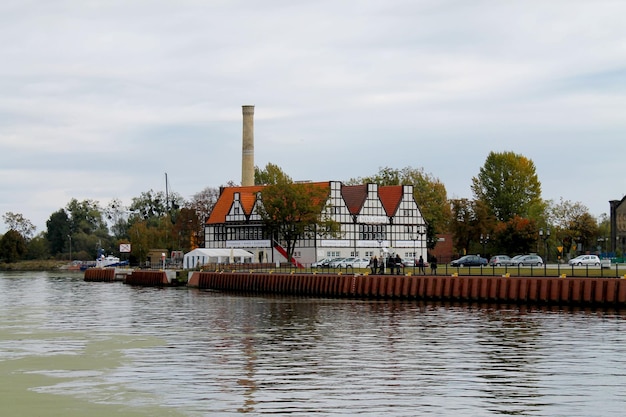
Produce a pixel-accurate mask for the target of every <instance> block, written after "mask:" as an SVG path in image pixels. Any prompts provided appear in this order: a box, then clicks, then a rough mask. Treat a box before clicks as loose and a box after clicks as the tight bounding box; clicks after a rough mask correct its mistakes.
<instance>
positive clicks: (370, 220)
mask: <svg viewBox="0 0 626 417" xmlns="http://www.w3.org/2000/svg"><path fill="white" fill-rule="evenodd" d="M357 221H358V222H359V223H366V224H381V223H382V224H384V223H389V218H388V217H387V216H365V215H360V216H359V218H358V220H357Z"/></svg>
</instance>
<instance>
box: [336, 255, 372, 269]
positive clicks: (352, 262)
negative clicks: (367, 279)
mask: <svg viewBox="0 0 626 417" xmlns="http://www.w3.org/2000/svg"><path fill="white" fill-rule="evenodd" d="M369 264H370V260H369V259H365V258H346V259H344V260H343V261H342V262H341V263H340V264H339V268H352V269H354V268H367V266H368V265H369Z"/></svg>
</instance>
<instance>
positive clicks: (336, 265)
mask: <svg viewBox="0 0 626 417" xmlns="http://www.w3.org/2000/svg"><path fill="white" fill-rule="evenodd" d="M345 259H346V258H333V259H332V260H331V261H330V262H328V267H329V268H339V264H341V263H342V262H343V261H344V260H345Z"/></svg>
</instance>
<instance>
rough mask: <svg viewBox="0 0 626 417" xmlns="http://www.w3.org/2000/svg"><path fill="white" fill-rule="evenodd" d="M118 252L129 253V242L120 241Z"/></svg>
mask: <svg viewBox="0 0 626 417" xmlns="http://www.w3.org/2000/svg"><path fill="white" fill-rule="evenodd" d="M120 252H122V253H130V243H120Z"/></svg>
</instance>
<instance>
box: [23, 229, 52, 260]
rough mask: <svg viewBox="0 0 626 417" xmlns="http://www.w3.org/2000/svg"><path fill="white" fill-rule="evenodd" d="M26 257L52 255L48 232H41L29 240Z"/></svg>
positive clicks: (39, 257)
mask: <svg viewBox="0 0 626 417" xmlns="http://www.w3.org/2000/svg"><path fill="white" fill-rule="evenodd" d="M27 245H28V246H27V251H26V259H47V258H49V257H50V248H49V244H48V239H46V234H45V233H43V232H41V233H39V234H38V235H37V236H35V237H33V238H32V239H30V240H29V241H28V244H27Z"/></svg>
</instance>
